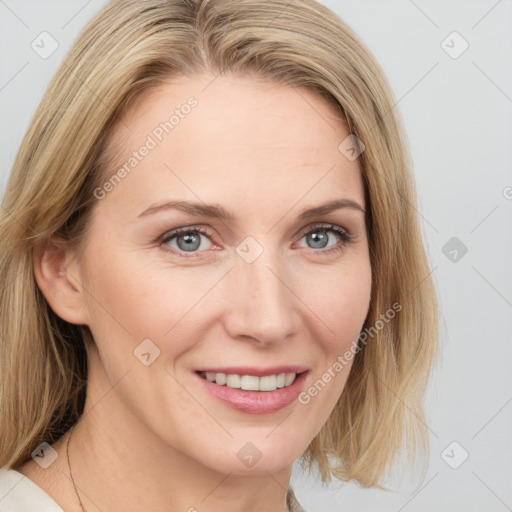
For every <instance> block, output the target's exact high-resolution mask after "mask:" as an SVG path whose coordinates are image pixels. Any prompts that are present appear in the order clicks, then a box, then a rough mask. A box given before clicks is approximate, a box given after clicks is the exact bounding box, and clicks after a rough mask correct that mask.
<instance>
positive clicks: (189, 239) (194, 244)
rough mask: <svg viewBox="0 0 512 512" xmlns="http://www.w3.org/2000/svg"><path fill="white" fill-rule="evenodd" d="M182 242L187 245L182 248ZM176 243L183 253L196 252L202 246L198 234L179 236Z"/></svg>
mask: <svg viewBox="0 0 512 512" xmlns="http://www.w3.org/2000/svg"><path fill="white" fill-rule="evenodd" d="M180 240H184V241H185V245H184V246H181V245H182V244H180ZM176 243H177V244H178V247H179V248H180V249H181V250H182V251H195V250H197V249H198V248H199V246H200V245H201V239H200V237H199V235H198V234H197V233H187V234H185V235H181V236H178V237H177V238H176Z"/></svg>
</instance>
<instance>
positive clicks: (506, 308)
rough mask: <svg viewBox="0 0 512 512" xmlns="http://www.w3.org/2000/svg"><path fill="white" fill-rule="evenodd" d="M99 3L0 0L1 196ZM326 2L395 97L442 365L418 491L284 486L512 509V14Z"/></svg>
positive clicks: (407, 1)
mask: <svg viewBox="0 0 512 512" xmlns="http://www.w3.org/2000/svg"><path fill="white" fill-rule="evenodd" d="M103 3H104V2H103V0H92V1H86V0H73V1H71V0H68V1H35V0H32V1H28V0H16V1H15V0H0V40H1V52H0V58H1V62H0V73H1V74H0V116H1V120H2V122H1V123H0V130H1V136H0V144H1V148H0V162H1V163H0V165H1V167H0V168H1V174H0V186H1V190H2V192H3V187H4V184H5V181H6V179H7V176H8V173H9V169H10V167H11V165H12V162H13V160H14V157H15V154H16V151H17V149H18V146H19V144H20V142H21V139H22V136H23V134H24V132H25V130H26V128H27V126H28V123H29V122H30V119H31V117H32V115H33V113H34V111H35V109H36V106H37V104H38V102H39V100H40V98H41V96H42V94H43V92H44V90H45V88H46V86H47V84H48V82H49V80H50V78H51V77H52V75H53V74H54V73H55V71H56V69H57V65H58V64H59V62H60V61H61V59H62V58H63V56H64V55H65V53H66V51H67V49H68V48H69V47H70V45H71V43H72V42H73V40H74V38H75V37H76V35H77V34H78V32H79V31H80V30H81V29H82V27H83V26H84V25H85V23H86V22H87V21H88V20H89V19H90V18H91V16H92V15H93V14H94V13H95V12H96V11H97V10H98V9H99V7H100V6H101V5H103ZM322 3H324V4H325V5H327V6H329V7H330V8H331V9H333V10H334V11H335V12H336V13H337V14H339V15H340V16H341V17H342V18H343V19H344V20H345V21H346V22H347V23H348V24H349V25H350V26H351V27H352V28H353V29H354V30H355V31H356V32H357V33H358V34H359V35H360V36H361V38H362V39H363V41H365V43H366V44H368V46H369V47H370V49H371V50H372V52H373V53H374V55H375V56H376V57H377V59H378V61H379V62H380V64H381V65H382V67H383V69H384V71H385V73H386V74H387V76H388V79H389V80H390V82H391V85H392V87H393V90H394V93H395V96H396V99H397V102H398V103H397V106H396V108H397V109H399V110H400V112H401V115H402V117H403V120H404V125H405V128H406V131H407V136H408V139H409V144H410V148H411V152H412V158H413V162H414V172H415V176H416V182H417V187H418V192H419V208H418V209H419V213H420V215H421V222H422V230H423V233H424V237H425V242H426V245H427V250H428V253H429V257H430V262H431V270H432V276H433V278H434V280H435V283H436V286H437V290H438V293H439V299H440V305H441V315H442V317H441V330H440V336H441V353H440V357H439V359H438V362H437V365H436V368H435V371H434V373H433V375H432V379H431V381H430V385H429V388H428V392H427V396H426V411H427V421H428V427H429V431H430V442H431V453H430V465H429V469H428V472H427V474H426V477H425V479H424V481H423V482H421V483H419V480H418V479H417V475H418V474H419V473H414V472H412V471H410V470H409V469H406V470H405V471H404V473H405V476H406V478H404V479H403V480H402V481H400V480H398V479H397V480H395V481H390V482H389V483H388V486H389V487H391V488H392V491H391V492H385V491H379V490H374V489H362V488H360V487H359V486H358V485H356V484H353V483H338V484H335V485H331V486H330V487H328V488H322V486H321V485H320V483H319V480H315V479H314V478H312V477H310V478H307V477H306V476H305V475H300V474H299V472H298V471H297V467H296V468H294V473H293V476H292V485H293V486H294V489H295V492H296V495H297V497H298V499H299V501H300V502H301V503H302V504H303V506H304V507H305V509H306V510H307V511H308V512H321V511H322V512H325V511H338V510H350V511H354V512H355V511H361V512H363V511H375V510H379V512H385V511H392V512H399V511H402V510H403V511H406V512H413V511H447V510H450V511H452V512H456V511H464V512H472V511H475V512H476V511H479V512H480V511H483V510H485V511H486V512H493V511H496V512H500V511H506V510H512V489H511V485H510V482H511V473H512V471H511V468H512V463H511V459H512V457H511V455H512V436H511V435H510V431H511V428H510V427H511V424H512V404H511V403H510V402H511V401H512V386H511V380H512V377H511V372H510V363H511V352H512V344H511V338H510V332H511V327H512V315H511V308H512V273H511V272H510V270H509V269H508V268H510V267H508V268H507V267H506V265H505V262H506V261H509V262H510V261H512V230H511V223H510V218H511V213H512V174H511V172H510V170H511V163H512V162H511V161H512V155H511V141H512V70H511V65H510V64H511V62H512V61H511V53H512V30H510V20H511V19H512V2H511V1H510V0H500V1H495V0H491V1H487V0H486V1H483V0H482V1H467V0H465V1H458V2H455V1H427V0H421V1H420V0H417V1H415V2H414V1H412V0H400V1H398V0H396V1H395V0H387V1H382V0H374V1H368V0H359V1H355V0H350V1H339V0H338V1H334V0H330V1H328V0H324V1H323V2H322ZM507 20H508V21H509V23H507ZM43 31H47V32H49V33H50V34H51V35H52V37H53V38H55V39H56V40H57V41H58V44H59V47H58V49H57V50H56V51H55V52H54V53H53V54H52V55H51V56H49V57H48V58H47V59H43V58H41V57H40V56H39V55H38V54H37V53H36V52H35V51H34V50H33V49H32V48H31V42H32V41H33V40H36V41H37V39H36V38H37V36H39V34H40V33H41V32H43ZM454 31H457V32H458V33H459V34H460V35H461V36H462V38H464V40H466V41H467V43H468V44H469V47H468V49H467V50H466V51H465V52H464V53H462V54H461V55H459V56H457V58H453V57H452V56H450V55H448V53H447V52H446V51H445V50H448V51H450V52H452V55H455V54H456V53H459V52H460V50H461V48H462V44H463V41H462V40H461V39H457V36H453V35H450V34H452V32H454ZM447 37H448V39H446V38H447ZM444 40H446V42H445V43H444V44H443V43H442V42H443V41H444ZM450 47H451V48H450ZM453 237H456V240H452V238H453ZM450 241H451V242H450ZM447 244H448V245H447ZM464 246H465V247H466V248H467V253H465V254H463V248H464ZM454 250H455V251H456V253H455V252H453V251H454ZM506 269H507V270H506ZM397 399H399V398H397ZM507 432H508V434H507ZM453 442H455V443H456V444H451V443H453ZM447 447H448V448H447ZM466 453H467V454H468V457H467V459H466V460H465V461H464V462H463V459H464V457H465V455H466ZM452 466H453V467H452ZM414 478H416V480H415V479H414Z"/></svg>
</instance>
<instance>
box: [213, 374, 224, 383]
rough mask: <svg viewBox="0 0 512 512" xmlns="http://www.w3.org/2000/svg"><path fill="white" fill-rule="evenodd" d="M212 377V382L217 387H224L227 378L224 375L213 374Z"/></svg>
mask: <svg viewBox="0 0 512 512" xmlns="http://www.w3.org/2000/svg"><path fill="white" fill-rule="evenodd" d="M213 375H215V379H214V381H215V382H216V383H217V384H218V385H219V386H224V384H226V381H227V378H226V374H225V373H214V374H213Z"/></svg>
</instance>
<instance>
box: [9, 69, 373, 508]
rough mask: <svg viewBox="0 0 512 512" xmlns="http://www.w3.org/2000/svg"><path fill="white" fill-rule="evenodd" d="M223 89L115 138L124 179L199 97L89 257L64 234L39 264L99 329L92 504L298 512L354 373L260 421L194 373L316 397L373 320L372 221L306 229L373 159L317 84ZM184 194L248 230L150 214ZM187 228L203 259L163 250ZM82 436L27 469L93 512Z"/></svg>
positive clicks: (179, 98) (64, 309) (98, 213)
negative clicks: (248, 246)
mask: <svg viewBox="0 0 512 512" xmlns="http://www.w3.org/2000/svg"><path fill="white" fill-rule="evenodd" d="M212 80H213V75H209V74H204V75H200V76H195V77H180V78H179V79H173V80H172V81H169V82H168V83H166V84H164V85H162V86H160V87H159V88H158V89H157V90H154V91H152V92H151V93H150V94H146V95H145V96H143V97H141V98H140V100H139V101H137V103H136V104H135V105H134V106H132V108H131V110H129V111H128V112H127V113H126V114H125V116H124V118H123V122H122V123H120V124H119V125H118V126H117V128H116V131H115V134H114V138H113V140H112V147H115V148H117V150H118V154H117V160H116V163H115V165H113V166H112V168H111V174H112V173H114V172H115V171H116V170H117V169H118V168H119V167H120V166H122V165H123V164H124V162H126V160H127V158H128V157H129V156H130V155H131V153H132V152H133V151H134V150H137V149H138V148H140V146H141V145H142V144H144V142H145V141H146V137H147V136H148V135H149V134H151V133H152V131H153V130H154V129H155V127H156V126H158V125H159V123H160V122H162V121H163V120H166V119H168V117H169V113H170V112H172V111H173V110H174V109H175V108H177V107H179V106H180V105H182V104H184V103H185V102H186V100H187V98H189V97H190V96H194V97H195V98H196V99H197V101H198V105H197V107H195V108H194V109H192V111H191V113H190V114H189V115H187V116H186V117H184V118H183V119H180V123H179V124H178V125H177V126H175V128H174V129H173V131H172V132H171V133H170V134H168V135H166V136H165V137H164V138H163V140H162V142H160V143H159V144H158V145H157V147H156V148H155V149H153V150H152V151H150V152H149V154H148V155H147V156H146V157H145V158H144V159H143V160H142V161H141V162H140V163H139V164H138V165H137V167H136V168H134V169H133V170H132V171H131V173H130V174H128V175H127V176H126V177H125V178H124V179H123V180H122V181H121V183H119V184H118V185H117V186H116V187H115V188H114V189H113V190H112V191H110V192H109V193H108V194H106V196H105V197H104V198H103V199H101V200H99V201H98V203H97V204H96V205H95V207H94V212H93V217H92V220H91V224H90V226H89V230H88V232H87V236H86V238H85V239H84V242H83V244H82V247H81V248H80V251H78V250H77V249H76V248H74V249H73V248H69V247H63V246H62V245H61V244H59V243H58V240H54V242H55V243H54V244H52V245H51V246H49V247H48V248H47V249H46V250H44V251H43V250H41V251H39V252H38V253H36V256H35V258H34V270H35V274H36V279H37V282H38V284H39V286H40V288H41V290H42V292H43V293H44V295H45V297H46V298H47V300H48V302H49V303H50V305H51V307H52V308H53V310H54V311H55V312H56V313H57V314H58V315H59V316H60V317H62V318H63V319H65V320H67V321H68V322H72V323H77V324H85V325H88V326H89V328H90V330H91V332H92V334H93V336H94V343H93V344H91V345H89V346H88V357H89V381H88V391H87V402H86V406H85V413H84V415H83V416H82V418H81V419H80V421H79V423H78V424H77V426H76V428H75V430H74V432H73V434H72V438H71V444H70V458H71V465H72V471H73V477H74V479H75V482H76V484H77V487H78V488H79V490H80V491H81V492H80V495H81V498H82V501H83V503H84V505H85V508H86V509H87V510H88V511H89V512H90V511H94V510H102V511H110V510H123V511H125V512H130V511H135V510H137V511H139V510H140V509H141V506H142V505H143V508H144V509H147V510H176V511H178V510H179V511H187V510H188V511H189V512H190V511H192V510H194V509H196V510H197V511H206V510H207V511H208V512H217V511H221V510H222V511H223V512H230V511H237V512H238V511H240V510H245V511H254V512H255V511H263V510H265V511H269V510H272V511H276V512H277V511H280V512H283V511H284V510H285V499H286V489H287V488H288V485H289V481H290V475H291V470H292V465H293V463H294V461H295V460H296V459H297V458H299V457H300V456H301V454H302V453H303V452H304V451H305V450H306V448H307V446H308V445H309V443H310V442H311V440H312V439H313V437H314V436H315V435H316V434H317V433H318V432H319V430H320V429H321V427H322V425H323V424H324V423H325V421H326V420H327V419H328V417H329V415H330V413H331V411H332V409H333V407H334V405H335V404H336V401H337V400H338V398H339V396H340V394H341V392H342V391H343V387H344V385H345V382H346V379H347V377H348V374H349V371H350V367H351V364H349V365H347V366H346V367H344V368H343V370H342V371H341V372H339V373H337V374H336V376H335V378H333V379H332V380H331V381H330V382H329V383H328V384H327V385H326V386H325V388H324V389H323V390H322V391H321V392H319V393H318V395H317V396H315V397H314V398H312V399H311V401H310V402H309V403H308V404H306V405H304V404H301V403H299V402H298V401H294V402H293V403H292V404H291V405H290V406H287V407H286V408H284V409H282V410H279V411H277V412H274V413H268V414H259V415H258V414H256V415H253V414H247V413H242V412H238V411H235V410H232V409H230V408H229V407H227V406H225V405H223V404H221V403H220V402H218V401H217V400H216V399H215V398H214V397H212V396H211V395H210V394H209V393H208V392H207V391H205V390H204V389H203V386H202V385H201V384H202V383H201V382H200V381H198V380H197V378H196V376H195V375H194V373H193V372H194V370H195V369H197V368H200V367H201V366H204V365H205V364H206V365H211V366H214V365H215V366H227V365H254V366H257V367H268V366H273V365H277V364H302V365H305V366H306V367H307V368H308V369H309V372H308V375H307V380H306V382H305V386H304V389H305V390H307V389H308V388H309V387H310V386H312V385H313V384H314V382H315V381H317V380H318V379H319V378H320V377H321V376H322V374H323V373H324V372H325V371H327V369H328V368H330V367H332V365H333V363H334V362H335V361H336V358H337V357H338V356H339V355H341V354H343V353H344V352H345V351H346V350H347V349H349V347H350V346H351V344H352V343H353V342H354V340H355V339H357V336H358V334H359V333H360V331H361V329H362V326H363V323H364V320H365V318H366V315H367V313H368V309H369V303H370V291H371V266H370V259H369V250H368V239H367V233H366V230H365V223H364V213H363V212H361V211H358V210H356V209H351V208H342V209H339V210H336V211H333V212H331V213H328V214H322V215H318V216H315V217H313V218H310V219H306V220H300V219H299V214H300V213H301V212H302V211H303V210H305V209H307V208H312V207H315V206H319V205H322V204H324V203H327V202H330V201H333V200H336V199H341V198H347V199H351V200H353V201H355V202H356V203H358V204H359V205H361V207H363V208H365V206H366V205H365V203H364V188H363V182H362V179H361V172H360V168H359V164H358V161H357V160H356V161H350V160H348V159H347V158H345V156H344V155H343V154H342V153H340V151H339V150H338V145H339V144H340V142H341V141H343V140H344V139H345V138H346V137H347V136H348V135H349V132H348V131H347V129H346V126H345V124H344V123H343V122H342V120H341V119H340V118H339V116H338V115H337V113H336V111H335V110H334V109H333V107H332V106H331V105H329V104H328V103H327V102H326V101H325V100H324V99H322V98H321V97H319V96H317V95H316V94H315V93H313V92H311V91H309V90H307V89H304V88H299V89H297V90H294V89H292V88H290V87H287V86H284V85H276V84H274V83H269V82H256V81H255V80H253V79H249V78H245V77H234V76H229V75H224V76H220V77H217V78H216V79H215V80H213V81H212ZM208 84H209V85H208ZM206 85H208V87H207V88H206V89H205V86H206ZM164 164H165V165H164ZM166 166H167V167H166ZM109 175H110V174H109ZM170 199H180V200H190V201H199V202H204V203H208V204H212V203H216V204H219V205H222V206H223V207H224V208H226V209H229V210H230V211H232V212H233V213H234V215H235V221H230V220H226V221H221V220H219V219H215V218H207V217H192V216H190V215H188V214H186V213H184V212H179V211H177V210H166V211H161V212H159V213H157V214H154V215H148V216H145V217H143V218H138V215H139V214H140V213H141V212H143V211H144V210H146V209H147V208H149V207H150V206H151V205H153V204H154V203H159V202H161V201H166V200H170ZM316 223H321V224H334V225H336V226H340V227H341V228H344V229H345V230H346V231H348V232H349V233H350V234H351V235H352V236H353V240H352V242H350V243H348V244H345V245H344V246H343V245H342V244H344V242H343V240H342V239H341V238H340V237H339V235H337V234H336V233H335V232H332V231H327V232H324V234H327V235H328V243H327V244H326V245H327V247H325V248H323V247H322V246H319V244H318V242H317V244H316V245H315V243H314V238H312V237H311V236H306V235H304V234H301V233H302V232H305V231H307V228H308V227H310V226H314V225H315V224H316ZM189 226H192V227H195V226H198V227H202V228H204V229H206V230H207V231H208V235H207V236H206V235H199V236H200V238H201V240H202V242H201V246H200V248H199V249H194V250H195V252H192V253H190V252H188V253H187V252H185V251H184V250H181V251H180V247H181V248H182V247H184V246H185V244H183V239H181V242H180V245H178V240H177V239H176V238H174V241H172V242H171V241H169V242H167V243H162V241H161V239H162V237H163V235H165V234H166V233H168V232H170V231H171V230H173V229H175V228H179V227H189ZM315 232H316V233H318V232H320V233H321V232H322V231H321V229H320V230H318V229H317V230H316V231H315ZM247 236H252V237H253V238H254V239H255V240H256V241H257V242H258V243H259V244H260V245H261V246H262V247H263V253H262V254H261V255H260V256H259V257H258V258H257V259H256V260H255V261H254V262H252V263H247V262H246V261H245V260H244V259H243V258H241V257H240V256H239V255H238V254H237V252H236V248H237V246H239V244H240V243H241V242H242V241H243V240H244V239H245V238H246V237H247ZM335 246H339V247H341V250H339V251H330V252H326V251H328V250H329V249H332V247H335ZM194 247H196V246H194ZM173 249H174V250H175V251H176V252H175V253H173V252H172V250H173ZM178 252H181V253H182V254H183V253H185V255H187V254H188V255H190V254H192V256H191V257H188V258H185V257H180V256H178V255H177V253H178ZM59 271H60V272H61V274H62V275H59ZM146 338H149V339H151V340H152V342H153V343H155V344H156V345H157V346H158V347H159V349H160V351H161V352H160V356H159V357H158V358H157V359H156V360H154V362H153V363H152V364H151V365H150V366H144V365H143V364H142V363H141V362H140V361H139V360H138V359H137V358H136V357H134V349H136V347H137V346H138V345H139V344H140V343H141V341H142V340H143V339H146ZM67 438H68V435H65V436H64V437H63V438H61V439H60V440H59V441H57V442H56V443H55V444H54V445H53V447H54V449H56V450H57V452H58V454H59V457H58V458H57V460H56V461H55V462H54V463H53V464H52V465H51V466H50V467H49V468H47V469H44V470H43V469H41V468H40V467H39V466H38V465H37V464H36V463H35V462H34V461H32V460H31V461H30V462H27V463H25V464H24V465H23V466H21V467H20V468H19V471H21V472H22V473H24V474H25V475H26V476H28V477H29V478H31V479H32V480H33V481H34V482H35V483H37V484H38V485H39V486H40V487H41V488H43V489H44V490H45V491H46V492H47V493H48V494H49V495H50V496H51V497H52V498H53V499H54V500H55V501H57V503H59V505H60V506H61V507H62V508H64V509H65V510H66V511H80V510H81V509H80V507H79V505H78V500H77V497H76V494H75V491H74V489H73V486H72V484H71V482H70V479H69V477H68V475H69V471H68V467H67V460H66V452H65V443H66V441H67ZM249 441H250V442H251V443H253V444H254V445H255V446H256V447H257V448H258V450H259V451H260V452H261V454H262V457H261V459H260V460H259V461H258V462H257V463H256V464H255V465H254V466H253V467H252V468H248V467H246V466H245V465H244V464H242V462H241V461H240V460H239V458H238V457H237V452H238V451H239V450H240V448H241V447H242V446H244V445H245V444H246V443H247V442H249ZM191 507H194V509H192V508H191Z"/></svg>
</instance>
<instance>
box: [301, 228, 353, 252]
mask: <svg viewBox="0 0 512 512" xmlns="http://www.w3.org/2000/svg"><path fill="white" fill-rule="evenodd" d="M329 233H335V235H336V236H338V237H339V238H340V239H341V242H339V243H337V244H336V243H335V244H334V245H333V246H332V247H330V248H327V249H325V247H327V244H328V243H329V238H330V237H329ZM305 237H309V240H310V241H311V243H312V246H309V247H310V248H312V249H321V251H316V252H331V251H340V250H342V249H344V248H345V246H346V245H348V244H349V243H350V242H352V240H353V238H354V237H353V236H352V235H351V234H350V233H348V231H346V230H345V229H343V228H341V227H340V226H336V225H334V224H317V225H316V226H313V227H312V228H309V229H308V230H307V231H306V232H303V233H302V237H301V240H302V238H305Z"/></svg>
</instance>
